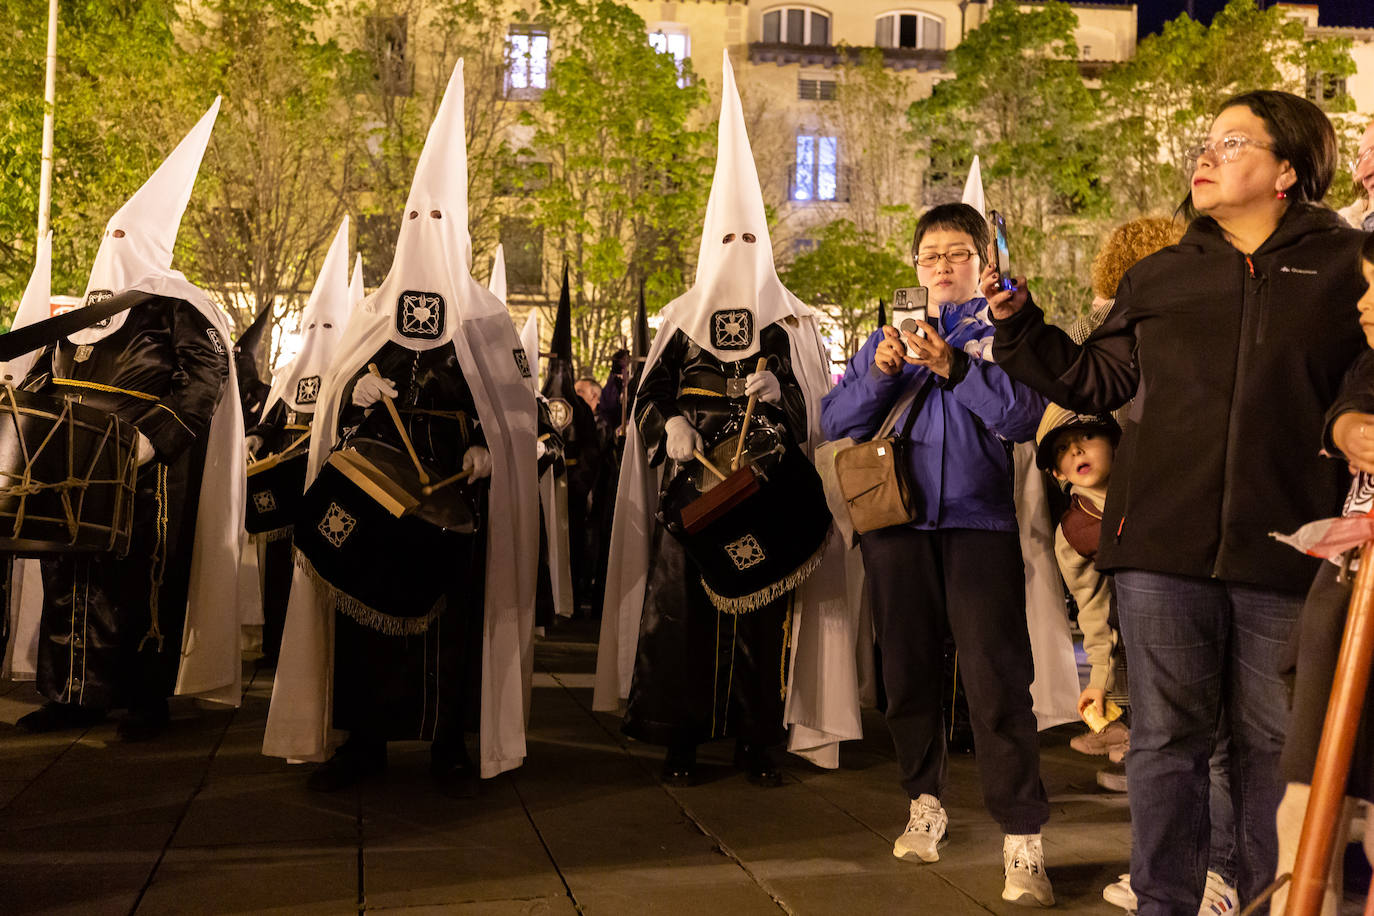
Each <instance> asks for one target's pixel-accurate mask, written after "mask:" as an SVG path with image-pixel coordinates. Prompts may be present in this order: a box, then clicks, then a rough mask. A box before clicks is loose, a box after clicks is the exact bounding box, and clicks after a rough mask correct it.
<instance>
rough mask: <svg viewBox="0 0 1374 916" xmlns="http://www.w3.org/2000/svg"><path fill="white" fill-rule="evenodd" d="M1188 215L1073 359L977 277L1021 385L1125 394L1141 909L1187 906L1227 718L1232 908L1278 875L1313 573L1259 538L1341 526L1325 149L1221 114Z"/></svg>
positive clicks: (1282, 121) (1273, 100)
mask: <svg viewBox="0 0 1374 916" xmlns="http://www.w3.org/2000/svg"><path fill="white" fill-rule="evenodd" d="M1189 160H1190V161H1191V162H1192V164H1193V173H1192V181H1191V193H1190V195H1189V196H1188V197H1187V198H1186V199H1185V200H1184V202H1183V205H1182V208H1181V209H1182V211H1183V212H1184V214H1185V215H1186V216H1188V217H1189V218H1190V219H1191V220H1192V222H1191V225H1190V226H1189V229H1188V232H1187V234H1186V235H1185V236H1184V237H1183V239H1182V241H1181V242H1180V243H1179V244H1177V245H1173V246H1170V247H1169V248H1166V249H1164V250H1163V251H1161V252H1159V253H1158V254H1155V255H1153V256H1151V257H1149V258H1146V259H1145V260H1144V261H1142V262H1140V263H1139V264H1138V265H1136V266H1135V267H1134V268H1132V269H1131V270H1130V271H1128V272H1127V273H1126V275H1125V277H1124V278H1123V279H1122V281H1121V285H1120V286H1119V287H1118V289H1117V291H1116V303H1115V305H1114V306H1113V307H1112V310H1111V312H1110V314H1109V315H1108V316H1107V318H1106V320H1105V321H1104V322H1103V324H1102V326H1101V327H1099V328H1098V329H1097V330H1096V331H1095V332H1094V333H1093V335H1092V336H1091V337H1089V338H1088V339H1087V341H1086V342H1084V343H1083V345H1082V346H1078V345H1075V344H1074V343H1073V341H1072V340H1070V339H1069V337H1068V336H1067V335H1065V334H1064V333H1063V332H1062V331H1059V330H1058V329H1056V328H1054V327H1051V326H1049V325H1047V324H1046V323H1045V319H1044V314H1043V313H1042V312H1041V311H1040V309H1039V308H1037V307H1036V306H1035V305H1034V303H1033V302H1032V301H1031V298H1030V294H1029V291H1028V290H1027V289H1026V285H1025V282H1024V279H1018V280H1017V289H1016V290H1015V291H1014V292H1001V291H998V280H999V278H998V277H997V275H996V273H995V271H992V270H986V271H984V273H983V276H982V279H981V281H980V282H981V286H982V289H983V291H984V294H985V295H987V296H988V297H989V306H990V308H991V311H992V314H993V317H994V319H995V321H994V323H995V325H996V327H997V332H996V337H995V343H994V350H995V353H996V355H997V359H998V362H999V364H1000V365H1001V366H1002V367H1003V368H1004V369H1005V370H1006V371H1007V372H1008V373H1010V374H1011V375H1012V376H1013V377H1015V378H1017V379H1019V380H1021V381H1023V382H1025V383H1026V384H1029V385H1031V386H1032V387H1034V388H1035V389H1037V390H1039V391H1041V392H1042V393H1044V394H1046V395H1048V396H1049V397H1050V398H1051V399H1052V400H1054V401H1056V402H1058V403H1062V404H1065V405H1067V406H1069V407H1071V408H1073V409H1075V410H1080V411H1099V410H1111V409H1113V408H1115V407H1118V406H1120V405H1121V404H1124V403H1125V402H1126V401H1128V400H1130V399H1132V398H1133V397H1134V400H1133V401H1132V402H1131V406H1130V408H1129V411H1128V415H1127V421H1126V426H1125V430H1124V434H1123V436H1122V441H1121V447H1120V448H1119V450H1118V451H1117V456H1116V464H1115V467H1114V470H1113V474H1112V480H1111V485H1110V487H1109V488H1108V492H1107V501H1106V506H1105V512H1104V518H1103V522H1102V540H1101V544H1100V546H1099V549H1098V554H1097V566H1098V568H1099V569H1101V570H1103V571H1111V572H1114V573H1115V574H1116V580H1115V581H1116V594H1117V602H1118V610H1119V614H1120V620H1121V628H1122V635H1123V636H1124V639H1125V644H1126V657H1127V664H1128V667H1129V670H1130V672H1131V699H1132V703H1133V706H1134V718H1133V721H1132V726H1131V751H1130V753H1129V754H1128V755H1127V758H1126V769H1127V775H1128V779H1129V781H1130V784H1131V796H1130V798H1131V830H1132V853H1131V883H1132V886H1133V888H1134V889H1135V892H1136V894H1137V897H1138V898H1139V905H1140V909H1139V912H1140V913H1141V914H1144V916H1148V914H1161V913H1188V912H1193V911H1195V910H1196V908H1197V907H1198V904H1199V900H1200V899H1201V897H1202V893H1203V883H1204V875H1205V873H1206V867H1207V845H1208V814H1207V812H1208V805H1207V800H1208V781H1209V780H1208V766H1207V760H1208V757H1209V756H1210V755H1211V752H1212V747H1213V743H1214V741H1215V735H1216V733H1217V722H1218V719H1219V718H1220V717H1221V716H1222V715H1223V714H1224V715H1225V716H1226V717H1227V719H1228V720H1229V722H1230V725H1231V757H1230V767H1231V797H1232V801H1233V804H1234V809H1235V817H1236V831H1237V847H1238V853H1239V862H1238V863H1237V866H1238V873H1239V874H1238V884H1239V892H1240V897H1241V902H1242V903H1246V902H1249V901H1251V900H1254V899H1255V898H1256V897H1257V896H1258V894H1259V893H1260V891H1261V890H1262V889H1263V888H1264V887H1265V886H1266V885H1267V884H1268V882H1269V881H1270V879H1271V878H1272V876H1273V873H1274V866H1275V858H1276V851H1275V845H1276V843H1275V830H1274V814H1275V810H1276V808H1277V806H1278V802H1279V797H1280V795H1281V793H1282V790H1283V785H1282V783H1281V782H1280V779H1279V775H1278V757H1279V750H1280V748H1281V747H1282V745H1283V739H1284V732H1285V714H1284V710H1285V706H1286V702H1285V700H1286V697H1285V692H1284V688H1283V684H1282V682H1281V681H1280V679H1279V676H1278V674H1277V671H1278V667H1279V663H1280V659H1281V656H1282V650H1283V647H1284V644H1285V643H1286V641H1287V640H1288V637H1289V633H1290V631H1291V629H1292V627H1293V622H1294V621H1295V620H1296V618H1297V614H1298V610H1299V608H1300V607H1301V605H1302V600H1303V593H1304V591H1305V590H1306V588H1307V586H1308V585H1309V584H1310V583H1311V581H1312V577H1313V575H1314V574H1315V572H1316V569H1317V563H1318V561H1316V560H1314V559H1312V558H1310V557H1304V556H1302V555H1300V554H1298V553H1297V552H1296V551H1293V550H1292V549H1291V548H1286V547H1284V546H1283V545H1281V544H1278V543H1277V542H1275V541H1274V540H1272V539H1271V538H1270V537H1269V533H1270V532H1271V531H1285V532H1287V531H1293V530H1296V529H1297V528H1298V527H1299V526H1300V525H1302V524H1303V523H1304V522H1306V521H1310V520H1311V519H1314V518H1322V517H1325V516H1329V515H1332V514H1334V513H1335V510H1336V509H1338V508H1339V506H1340V503H1341V498H1342V496H1343V495H1344V491H1345V484H1346V479H1345V477H1344V474H1343V472H1342V471H1343V469H1342V468H1340V466H1339V465H1338V463H1337V462H1333V461H1329V460H1326V459H1323V458H1321V457H1320V455H1319V451H1320V448H1321V442H1322V438H1321V437H1322V424H1323V415H1324V413H1325V411H1326V407H1327V405H1329V404H1330V403H1331V402H1332V401H1333V400H1334V399H1335V397H1336V394H1337V392H1338V390H1339V389H1340V383H1341V377H1342V375H1343V373H1344V371H1345V369H1346V367H1347V366H1349V365H1350V364H1351V361H1352V360H1353V359H1354V358H1355V355H1356V354H1357V353H1358V351H1359V350H1360V348H1361V346H1362V344H1363V338H1362V336H1361V334H1360V328H1359V324H1358V322H1357V320H1356V310H1355V303H1356V300H1357V299H1358V298H1359V296H1360V293H1361V291H1362V289H1363V282H1362V280H1361V277H1360V273H1359V268H1358V262H1357V256H1358V252H1359V247H1360V242H1361V238H1362V235H1361V233H1359V232H1356V231H1354V230H1351V229H1349V228H1348V227H1346V226H1345V225H1344V223H1343V222H1342V221H1341V219H1340V218H1339V217H1338V216H1337V215H1336V214H1335V213H1334V212H1333V211H1331V210H1329V209H1326V208H1325V207H1323V206H1322V205H1321V203H1320V201H1321V199H1322V197H1323V196H1324V195H1325V194H1326V190H1327V187H1328V186H1329V184H1330V182H1331V177H1332V175H1333V173H1334V171H1335V163H1336V137H1335V133H1334V131H1333V130H1332V128H1331V124H1330V122H1329V121H1327V119H1326V116H1325V115H1324V114H1322V112H1321V110H1320V109H1319V108H1317V107H1316V106H1315V105H1313V104H1312V103H1311V102H1308V101H1306V100H1304V99H1302V98H1299V97H1297V96H1295V95H1290V94H1288V93H1285V92H1273V91H1256V92H1249V93H1245V94H1244V95H1239V96H1236V97H1235V98H1232V99H1230V100H1229V101H1227V102H1225V103H1224V104H1223V105H1222V106H1221V108H1220V111H1219V114H1218V115H1217V116H1216V119H1215V120H1214V121H1213V122H1212V126H1211V129H1210V131H1209V132H1208V135H1207V137H1206V138H1205V139H1204V140H1203V141H1202V142H1201V143H1200V144H1199V145H1198V146H1196V147H1194V148H1193V149H1191V150H1190V151H1189Z"/></svg>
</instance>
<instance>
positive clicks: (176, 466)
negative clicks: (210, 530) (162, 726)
mask: <svg viewBox="0 0 1374 916" xmlns="http://www.w3.org/2000/svg"><path fill="white" fill-rule="evenodd" d="M229 372H230V366H229V356H228V353H227V351H226V349H225V345H224V341H223V340H221V339H220V335H219V332H218V331H217V330H216V329H215V328H214V327H213V326H212V325H211V324H210V322H209V321H207V320H206V319H205V317H204V316H202V315H201V314H200V312H198V311H197V310H196V308H195V307H194V306H193V305H191V304H190V303H189V302H186V301H184V300H181V299H169V298H163V297H157V298H154V299H151V300H149V301H147V302H146V303H144V304H141V305H138V306H135V307H134V308H133V309H130V310H129V312H128V315H127V317H126V318H125V320H124V324H123V325H122V326H121V327H120V328H119V329H118V330H117V331H115V332H114V333H112V334H110V335H109V336H108V337H105V338H104V339H102V340H99V341H97V342H96V343H94V344H91V345H89V346H78V345H77V344H73V343H71V342H69V341H65V340H64V341H61V342H59V343H58V344H55V345H53V346H50V347H48V348H47V349H45V350H44V351H43V352H42V353H41V354H40V355H39V358H38V359H37V361H35V363H34V365H33V368H32V369H31V370H30V372H29V376H28V378H26V379H25V380H24V385H23V387H24V388H25V389H26V390H29V391H35V392H39V393H42V394H49V395H52V396H54V397H69V398H73V399H77V400H79V401H81V402H82V403H84V404H86V405H88V406H92V407H97V408H99V409H101V410H104V411H107V412H109V413H113V414H115V415H117V416H118V417H120V418H121V419H123V420H127V421H128V422H130V423H132V424H133V425H134V426H136V427H137V428H138V430H139V432H140V433H142V434H143V435H144V436H146V437H147V438H148V439H149V440H150V441H151V442H152V444H153V448H154V450H155V452H156V454H155V457H154V459H153V460H152V461H149V462H148V463H147V464H145V465H143V466H142V467H141V468H139V471H138V480H137V484H136V490H135V495H134V513H133V533H132V537H131V539H130V542H129V551H128V553H127V555H125V556H122V557H120V556H116V555H114V554H109V553H102V554H58V555H55V556H53V557H51V558H49V559H44V560H43V561H42V573H43V617H42V622H41V624H40V628H39V643H38V689H39V690H40V691H41V692H42V693H43V695H44V696H46V697H48V698H49V699H52V700H57V701H60V702H64V703H77V704H80V705H82V706H89V707H92V708H109V707H111V706H128V705H131V704H137V703H139V702H144V701H152V700H156V699H160V698H164V697H167V696H170V695H171V694H172V691H173V688H174V686H175V684H176V675H177V667H178V664H179V662H180V657H181V639H182V631H183V629H184V627H185V618H186V594H187V588H188V586H189V582H190V569H191V548H192V546H193V541H194V535H195V525H196V506H197V504H198V501H199V498H200V479H201V473H202V471H203V468H204V464H205V448H206V440H207V439H208V437H209V431H210V422H211V420H212V419H213V418H214V413H215V408H216V406H217V405H218V404H219V400H220V397H221V396H222V395H223V393H224V387H225V385H226V383H227V382H228V379H229ZM159 635H160V638H159Z"/></svg>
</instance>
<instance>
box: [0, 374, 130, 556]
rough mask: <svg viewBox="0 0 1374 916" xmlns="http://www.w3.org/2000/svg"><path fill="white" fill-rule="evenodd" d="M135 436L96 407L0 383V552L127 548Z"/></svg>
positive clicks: (119, 550)
mask: <svg viewBox="0 0 1374 916" xmlns="http://www.w3.org/2000/svg"><path fill="white" fill-rule="evenodd" d="M137 436H138V431H137V430H136V429H135V428H134V426H133V425H132V424H130V423H125V422H124V421H123V420H120V419H119V418H118V417H116V416H114V415H113V414H107V413H105V412H104V411H102V410H97V409H96V408H94V407H90V406H87V405H85V404H79V403H77V402H76V401H72V400H67V399H65V398H55V397H50V396H48V395H43V394H35V393H33V392H29V391H18V390H15V389H14V388H10V387H8V386H6V387H4V388H3V389H0V552H5V553H10V554H15V555H18V556H45V555H48V554H53V553H72V552H96V551H113V552H115V553H118V554H123V553H126V552H127V551H128V549H129V535H130V532H131V531H132V525H133V510H134V484H135V481H136V479H137V476H138V460H137V451H136V440H137Z"/></svg>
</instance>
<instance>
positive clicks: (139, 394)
mask: <svg viewBox="0 0 1374 916" xmlns="http://www.w3.org/2000/svg"><path fill="white" fill-rule="evenodd" d="M52 383H53V384H54V385H63V386H66V387H68V388H89V389H90V390H92V391H104V392H106V393H108V394H127V395H128V396H129V397H131V398H140V399H142V400H144V401H157V400H161V399H160V398H159V397H158V396H157V395H155V394H149V393H148V392H146V391H134V390H133V389H132V388H118V387H116V386H114V385H105V384H102V383H100V382H87V381H83V380H82V379H75V378H57V377H55V376H54V378H53V379H52Z"/></svg>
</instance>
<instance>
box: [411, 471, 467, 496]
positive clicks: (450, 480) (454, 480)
mask: <svg viewBox="0 0 1374 916" xmlns="http://www.w3.org/2000/svg"><path fill="white" fill-rule="evenodd" d="M471 474H472V471H459V472H458V473H457V474H454V475H453V476H452V477H445V478H444V479H443V480H441V481H439V482H438V483H432V484H426V485H424V486H423V487H421V488H420V492H421V493H423V494H425V495H426V496H429V495H430V494H431V493H433V492H434V491H435V490H438V489H440V488H442V487H446V486H448V485H449V484H451V483H457V482H458V481H460V480H462V479H463V478H465V477H468V476H470V475H471Z"/></svg>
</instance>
